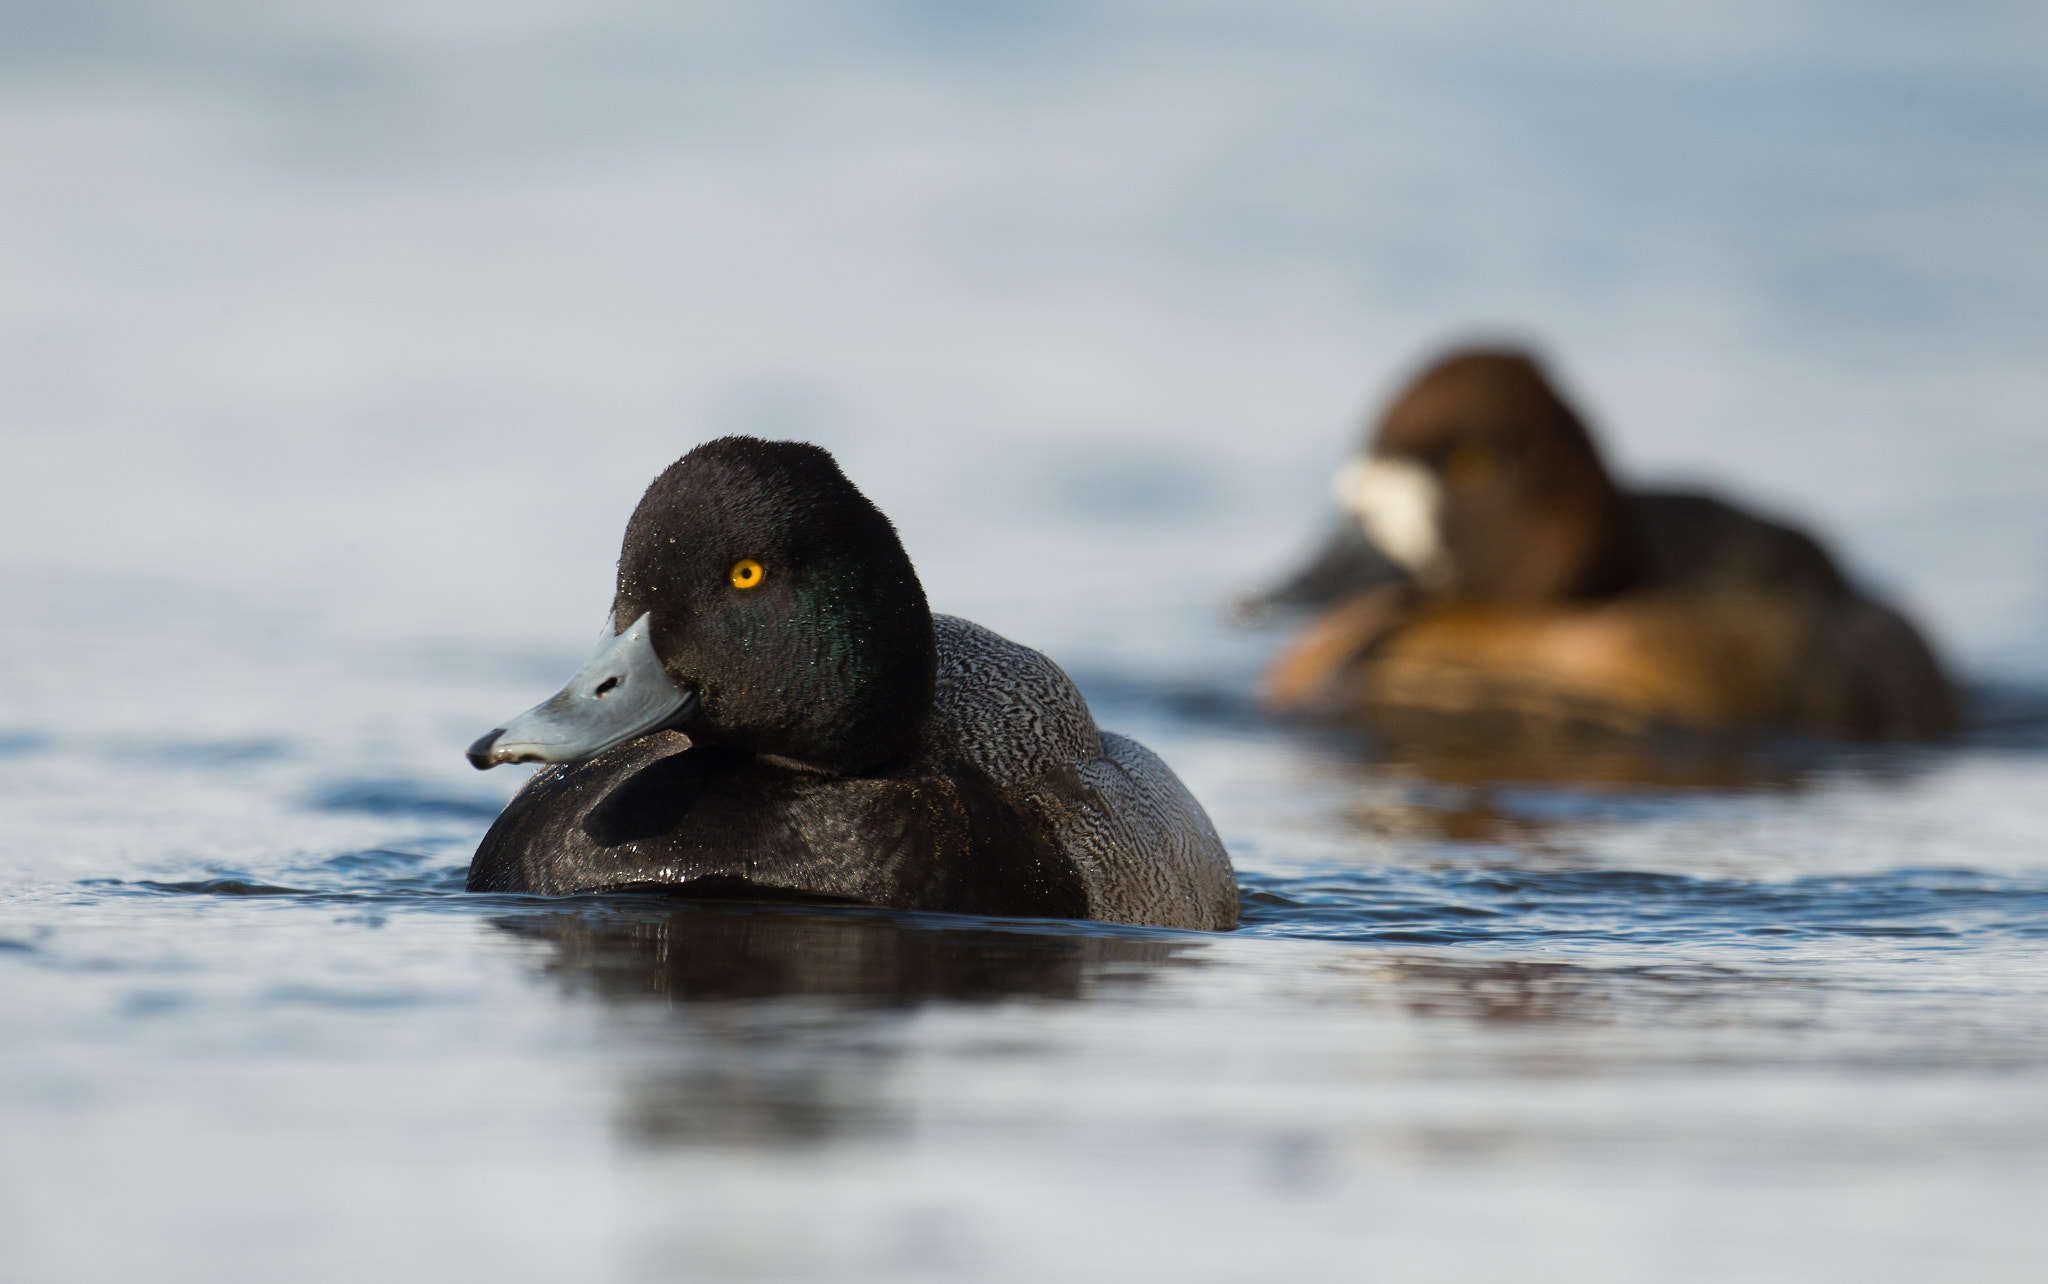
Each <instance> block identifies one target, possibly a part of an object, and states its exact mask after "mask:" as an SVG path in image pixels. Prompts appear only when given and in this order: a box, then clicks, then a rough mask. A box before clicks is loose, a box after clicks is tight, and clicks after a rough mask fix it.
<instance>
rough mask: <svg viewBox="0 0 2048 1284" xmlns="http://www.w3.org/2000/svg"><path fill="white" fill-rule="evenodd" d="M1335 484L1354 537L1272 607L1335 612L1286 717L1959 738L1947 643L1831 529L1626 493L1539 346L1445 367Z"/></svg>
mask: <svg viewBox="0 0 2048 1284" xmlns="http://www.w3.org/2000/svg"><path fill="white" fill-rule="evenodd" d="M1334 489H1335V491H1336V494H1337V499H1338V502H1339V504H1340V505H1341V507H1342V508H1343V509H1344V510H1345V512H1346V515H1347V520H1346V522H1345V526H1344V529H1343V530H1342V531H1341V532H1340V533H1339V535H1338V537H1337V539H1336V540H1335V541H1334V542H1333V543H1332V545H1331V546H1330V547H1329V548H1328V549H1326V550H1325V551H1324V553H1323V554H1322V555H1321V556H1320V557H1319V558H1317V559H1316V560H1315V561H1314V562H1313V563H1311V565H1310V566H1308V567H1307V568H1306V569H1305V570H1304V571H1303V572H1302V573H1301V574H1299V575H1297V576H1296V577H1295V579H1294V580H1293V581H1292V582H1291V583H1289V584H1288V585H1286V586H1285V587H1283V588H1281V589H1279V590H1277V591H1276V592H1274V593H1272V594H1270V595H1269V596H1268V597H1267V598H1265V599H1263V601H1264V602H1271V603H1275V604H1290V603H1291V604H1300V605H1311V606H1321V607H1324V608H1326V609H1325V610H1324V612H1323V614H1322V615H1320V616H1319V617H1318V618H1316V619H1314V620H1313V621H1311V622H1310V623H1309V624H1308V625H1307V626H1306V628H1305V629H1304V630H1303V631H1302V633H1301V634H1300V635H1299V636H1298V637H1297V638H1296V639H1295V640H1294V641H1293V642H1292V643H1291V644H1290V645H1289V646H1288V648H1287V649H1286V650H1285V651H1284V652H1283V653H1282V654H1281V655H1280V657H1279V658H1278V659H1277V660H1275V661H1274V663H1273V664H1272V665H1271V667H1270V668H1269V669H1268V670H1267V674H1266V678H1265V685H1264V692H1263V695H1264V699H1265V702H1266V703H1267V705H1268V706H1269V707H1270V708H1274V709H1276V710H1280V711H1287V712H1298V713H1311V714H1318V715H1322V716H1339V717H1342V716H1352V715H1357V716H1365V715H1370V714H1371V713H1372V712H1373V711H1376V710H1424V711H1429V712H1432V713H1449V714H1464V713H1471V712H1496V713H1498V712H1505V713H1511V714H1516V715H1529V716H1535V717H1539V718H1545V719H1566V720H1572V721H1582V722H1586V723H1590V724H1593V725H1598V726H1604V727H1608V728H1612V729H1618V730H1623V731H1631V732H1633V731H1644V730H1652V729H1657V728H1678V729H1687V730H1696V731H1706V732H1715V733H1719V732H1731V731H1745V730H1769V729H1780V730H1794V731H1803V732H1808V733H1814V734H1819V735H1826V736H1843V737H1852V738H1918V737H1927V736H1933V735H1938V734H1940V733H1942V732H1945V731H1947V730H1949V729H1950V728H1951V727H1952V726H1953V725H1954V723H1955V719H1956V701H1955V696H1954V693H1953V691H1952V690H1951V688H1950V686H1949V683H1948V680H1947V679H1946V678H1945V677H1944V676H1943V675H1942V670H1941V666H1940V665H1939V664H1938V663H1937V662H1936V661H1935V658H1934V655H1933V652H1932V651H1931V650H1930V649H1929V647H1928V645H1927V643H1926V642H1925V641H1923V640H1922V639H1921V637H1920V635H1919V633H1917V632H1916V631H1915V630H1914V628H1913V626H1912V625H1911V624H1909V623H1907V621H1906V620H1905V619H1904V618H1903V617H1902V616H1900V615H1899V614H1898V613H1897V612H1896V611H1893V610H1892V609H1891V608H1890V607H1887V606H1885V605H1884V604H1882V603H1880V602H1877V601H1875V600H1873V599H1872V598H1870V597H1868V596H1866V595H1865V594H1863V593H1861V592H1859V591H1857V589H1856V588H1855V587H1854V586H1852V585H1851V584H1850V583H1849V582H1848V580H1847V579H1846V578H1845V577H1844V576H1843V574H1842V572H1841V571H1840V570H1839V569H1838V568H1837V567H1836V565H1835V563H1834V560H1833V559H1832V558H1830V557H1829V556H1828V554H1827V552H1826V551H1825V550H1824V549H1822V548H1821V546H1820V545H1819V544H1817V543H1816V542H1815V541H1814V540H1813V539H1812V538H1811V537H1809V536H1807V535H1806V534H1804V533H1803V532H1801V531H1798V530H1795V529H1793V528H1791V527H1788V526H1784V525H1780V524H1778V523H1776V522H1770V521H1765V520H1763V519H1762V518H1759V517H1756V516H1753V515H1751V514H1749V513H1746V512H1744V511H1742V510H1741V509H1739V508H1736V507H1734V506H1732V505H1730V504H1727V503H1724V502H1722V501H1720V500H1718V499H1714V498H1711V497H1709V496H1706V495H1697V494H1677V493H1663V492H1626V491H1623V490H1621V489H1620V488H1619V487H1617V486H1616V485H1615V483H1614V481H1613V480H1612V479H1611V478H1610V477H1609V476H1608V473H1607V470H1606V468H1605V467H1604V466H1603V465H1602V464H1601V461H1600V455H1599V451H1598V450H1597V449H1596V448H1595V446H1594V444H1593V439H1592V437H1591V435H1590V434H1589V433H1588V432H1587V431H1586V428H1585V425H1584V424H1583V423H1582V422H1581V421H1580V420H1579V417H1578V416H1577V415H1576V414H1574V413H1573V412H1572V409H1571V408H1570V407H1569V406H1567V405H1566V404H1565V403H1564V401H1563V399H1562V398H1560V397H1559V396H1558V394H1557V393H1556V391H1555V390H1553V389H1552V388H1551V386H1550V384H1549V382H1548V381H1547V380H1546V379H1545V378H1544V376H1543V372H1542V371H1541V370H1540V369H1539V368H1538V367H1537V365H1536V364H1535V362H1533V361H1531V360H1530V359H1529V358H1528V357H1527V356H1524V355H1522V354H1520V353H1515V352H1491V351H1473V352H1463V353H1458V354H1456V355H1453V356H1451V357H1450V358H1448V359H1446V360H1444V361H1442V362H1440V363H1439V364H1437V365H1436V366H1434V367H1432V368H1430V369H1429V370H1428V371H1426V372H1425V373H1424V374H1423V375H1422V377H1421V378H1420V379H1418V380H1417V381H1416V382H1415V383H1414V384H1413V385H1412V386H1411V387H1409V388H1408V390H1407V391H1406V392H1404V393H1403V394H1402V395H1401V396H1400V398H1399V399H1398V400H1396V401H1395V402H1394V404H1393V406H1392V407H1391V408H1390V409H1389V410H1388V411H1387V412H1386V415H1385V416H1384V417H1383V418H1382V419H1381V420H1380V423H1379V426H1378V430H1377V431H1376V432H1375V433H1374V434H1373V436H1372V438H1371V440H1370V441H1369V442H1368V443H1367V444H1366V447H1365V449H1364V450H1363V451H1362V452H1361V453H1360V454H1358V455H1355V456H1353V457H1352V458H1351V459H1349V460H1347V461H1346V462H1345V463H1344V464H1343V466H1342V467H1341V468H1340V469H1339V470H1338V473H1337V476H1336V478H1335V479H1334Z"/></svg>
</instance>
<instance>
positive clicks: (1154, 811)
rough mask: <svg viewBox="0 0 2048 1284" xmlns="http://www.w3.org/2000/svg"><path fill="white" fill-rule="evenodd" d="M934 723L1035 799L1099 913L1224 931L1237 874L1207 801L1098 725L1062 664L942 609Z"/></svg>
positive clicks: (1000, 778) (937, 620)
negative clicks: (1207, 810)
mask: <svg viewBox="0 0 2048 1284" xmlns="http://www.w3.org/2000/svg"><path fill="white" fill-rule="evenodd" d="M932 627H933V630H934V632H935V633H936V635H937V642H938V652H939V675H938V689H937V698H936V699H935V700H934V702H933V708H932V724H933V731H934V734H935V736H936V737H937V738H940V739H943V740H944V741H945V742H947V743H949V744H950V746H951V747H952V748H953V749H954V751H956V752H957V753H959V754H960V756H961V757H963V758H966V759H967V760H968V761H969V762H972V763H974V764H975V765H976V766H978V767H980V768H981V769H982V770H983V771H986V772H987V773H988V774H989V776H990V777H991V778H993V779H994V780H995V782H996V783H997V785H998V786H1000V787H1001V788H1002V789H1003V790H1004V791H1005V792H1007V793H1010V794H1011V795H1012V796H1013V797H1015V798H1018V799H1019V800H1020V801H1022V802H1023V803H1024V805H1026V806H1028V807H1029V808H1031V809H1032V810H1033V811H1034V812H1035V813H1036V814H1037V815H1038V816H1039V817H1040V819H1041V820H1043V821H1044V823H1045V824H1046V826H1047V827H1048V828H1049V829H1050V830H1051V831H1052V833H1053V834H1054V836H1055V837H1056V838H1057V839H1058V841H1059V843H1060V845H1061V847H1062V849H1063V850H1064V851H1065V852H1066V854H1067V855H1068V856H1069V857H1071V858H1072V859H1073V861H1074V863H1075V864H1076V866H1078V867H1079V869H1080V871H1081V876H1082V879H1083V880H1084V881H1085V882H1086V884H1087V887H1088V908H1089V917H1091V918H1097V919H1102V920H1104V921H1107V922H1113V923H1146V924H1152V925H1155V926H1161V927H1191V928H1201V929H1206V930H1210V931H1221V930H1226V929H1228V928H1232V927H1235V926H1236V925H1237V877H1236V874H1235V872H1234V871H1233V870H1232V869H1231V865H1230V855H1229V853H1228V852H1226V851H1225V850H1224V848H1223V842H1222V840H1221V839H1220V838H1218V837H1217V835H1216V828H1215V826H1214V825H1212V824H1210V822H1209V817H1208V815H1207V814H1206V813H1205V812H1203V810H1202V806H1201V804H1200V803H1198V802H1196V801H1195V799H1194V796H1193V795H1192V794H1190V793H1189V792H1188V791H1187V788H1186V786H1184V785H1182V784H1181V782H1180V779H1179V778H1178V777H1176V776H1175V775H1174V774H1173V771H1172V769H1170V768H1169V767H1167V765H1166V764H1165V763H1163V762H1161V761H1160V760H1159V759H1158V757H1156V756H1155V755H1154V754H1153V753H1152V752H1151V751H1150V750H1148V749H1146V748H1145V747H1144V746H1143V745H1141V744H1139V743H1138V742H1136V741H1135V740H1130V739H1127V738H1125V737H1123V736H1119V735H1115V734H1113V733H1106V732H1100V731H1098V730H1097V729H1096V726H1095V718H1094V715H1092V714H1091V713H1089V711H1088V702H1087V701H1086V700H1084V699H1083V698H1082V697H1081V692H1080V691H1079V689H1077V688H1076V687H1075V686H1074V683H1073V681H1072V679H1070V678H1068V677H1067V675H1066V674H1065V673H1064V672H1063V671H1062V670H1061V669H1060V667H1059V666H1058V665H1057V664H1054V663H1053V662H1052V661H1051V660H1049V659H1047V658H1046V657H1045V656H1043V655H1041V654H1039V653H1038V652H1036V651H1033V650H1032V649H1030V648H1029V647H1025V646H1019V645H1018V644H1017V643H1015V642H1012V641H1010V640H1009V639H1007V638H1004V637H1002V636H1000V635H998V634H995V633H992V632H990V631H989V630H987V629H985V628H982V627H981V626H980V625H978V624H974V623H972V622H970V621H967V620H962V619H959V618H957V617H955V616H950V615H934V616H932Z"/></svg>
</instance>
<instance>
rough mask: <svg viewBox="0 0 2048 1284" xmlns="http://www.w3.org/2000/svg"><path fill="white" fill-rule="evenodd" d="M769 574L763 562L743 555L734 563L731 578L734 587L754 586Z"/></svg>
mask: <svg viewBox="0 0 2048 1284" xmlns="http://www.w3.org/2000/svg"><path fill="white" fill-rule="evenodd" d="M767 575H768V572H767V571H766V570H764V569H763V568H762V566H761V564H760V563H759V562H757V561H755V560H754V559H753V558H751V557H743V558H741V559H740V560H739V561H737V562H734V563H733V564H732V576H731V579H732V586H733V587H734V588H752V587H754V586H755V585H756V584H759V583H760V582H761V581H762V580H763V579H765V578H767Z"/></svg>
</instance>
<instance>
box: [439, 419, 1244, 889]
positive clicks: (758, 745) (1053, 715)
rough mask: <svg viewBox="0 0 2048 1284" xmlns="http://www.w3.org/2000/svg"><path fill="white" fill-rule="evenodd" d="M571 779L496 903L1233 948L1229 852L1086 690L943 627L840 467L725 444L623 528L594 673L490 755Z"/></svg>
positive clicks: (530, 834) (546, 781) (480, 761)
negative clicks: (1150, 937)
mask: <svg viewBox="0 0 2048 1284" xmlns="http://www.w3.org/2000/svg"><path fill="white" fill-rule="evenodd" d="M469 759H470V761H471V762H472V763H474V764H475V765H476V766H477V767H478V768H487V767H492V766H495V765H497V764H498V763H501V762H540V763H548V764H552V765H550V766H548V767H546V768H544V769H543V770H541V771H539V772H537V773H535V775H534V777H533V778H532V779H531V780H530V781H528V782H527V784H526V786H525V787H524V788H523V789H521V790H520V791H519V793H518V795H517V796H516V797H514V798H513V799H512V801H511V803H510V804H508V805H507V806H506V808H505V811H504V813H503V814H502V815H500V816H499V817H498V819H497V822H496V823H495V824H493V825H492V826H491V829H490V832H489V833H487V834H486V835H485V836H484V840H483V843H482V845H481V846H479V847H478V849H477V853H476V857H475V859H474V860H473V861H472V862H471V864H470V868H469V888H470V890H471V891H485V892H534V893H542V894H549V895H556V894H568V893H578V892H605V891H663V892H671V893H676V894H681V895H685V896H691V895H695V896H712V897H745V898H752V899H764V898H765V899H777V898H798V899H814V900H825V901H840V902H851V903H858V904H866V905H877V906H887V907H891V908H897V909H909V910H938V911H948V912H954V913H963V914H991V915H1023V916H1032V917H1053V918H1093V919H1104V920H1108V921H1111V922H1119V923H1135V924H1147V925H1153V926H1160V927H1188V928H1206V929H1212V930H1221V929H1226V928H1229V927H1233V926H1235V925H1236V922H1237V882H1236V878H1235V876H1234V874H1233V872H1232V870H1231V866H1230V857H1229V855H1228V854H1227V853H1226V852H1225V851H1224V849H1223V844H1222V842H1221V841H1220V840H1219V839H1218V838H1217V836H1216V831H1215V828H1214V827H1213V826H1212V825H1211V824H1210V823H1209V818H1208V817H1207V816H1206V815H1205V814H1204V813H1203V811H1202V808H1201V805H1200V804H1199V803H1197V802H1196V801H1195V800H1194V798H1193V797H1192V796H1190V795H1189V793H1188V791H1187V790H1186V788H1185V787H1183V786H1182V785H1181V783H1180V781H1179V779H1178V778H1176V777H1175V776H1174V774H1173V772H1172V771H1171V770H1169V769H1168V768H1167V766H1166V765H1165V764H1164V763H1162V762H1161V761H1160V760H1159V759H1158V758H1156V757H1154V756H1153V755H1152V754H1151V753H1150V752H1149V751H1147V750H1146V749H1145V747H1144V746H1143V745H1140V744H1138V743H1136V742H1135V741H1132V740H1127V739H1125V738H1124V737H1122V736H1118V735H1114V734H1111V733H1109V732H1105V731H1099V730H1097V728H1096V726H1095V719H1094V718H1093V717H1092V716H1091V715H1090V713H1089V711H1088V705H1087V702H1086V701H1084V700H1083V699H1082V698H1081V693H1080V692H1079V691H1077V690H1076V689H1075V688H1074V684H1073V683H1072V682H1071V681H1069V680H1068V678H1067V675H1066V674H1065V673H1063V672H1061V671H1060V668H1059V666H1058V665H1056V664H1054V663H1053V662H1052V661H1051V660H1048V659H1047V658H1046V657H1044V656H1043V655H1040V654H1039V653H1038V652H1036V651H1033V650H1030V649H1029V648H1026V647H1022V646H1019V645H1017V644H1016V643H1014V642H1010V641H1007V640H1006V639H1004V638H1001V637H998V636H997V635H996V634H994V633H991V632H989V631H988V630H987V629H984V628H981V627H980V626H978V625H974V624H970V623H968V622H967V621H966V620H960V619H954V618H952V617H950V616H945V615H933V614H932V613H931V611H930V610H929V609H928V608H927V607H926V605H925V597H924V589H923V587H922V586H921V585H919V583H918V579H917V573H916V572H915V571H914V570H912V569H911V565H910V558H909V557H908V556H907V555H906V554H905V553H904V551H903V545H902V543H901V542H900V541H899V540H898V539H897V536H896V531H895V528H894V527H892V526H891V525H890V524H889V520H888V518H886V517H884V516H883V515H882V514H881V512H880V511H879V510H878V509H876V508H875V506H874V505H873V504H871V503H869V502H868V500H867V498H866V497H865V496H863V495H862V494H861V493H860V492H859V491H858V490H856V489H855V488H854V486H853V483H851V482H849V481H848V480H847V479H846V477H845V475H844V474H842V473H841V472H840V471H839V467H838V465H837V464H836V463H834V462H833V459H832V457H831V455H829V454H827V453H826V452H825V451H823V450H821V449H819V448H818V447H816V446H811V445H806V444H803V443H799V442H768V441H759V440H755V439H753V438H750V437H726V438H722V439H720V440H718V441H712V442H707V443H705V444H704V445H701V446H698V447H697V448H696V449H694V450H692V451H691V452H690V453H689V454H687V455H685V456H683V458H682V459H680V460H678V461H677V462H676V463H675V464H673V465H672V466H670V467H669V469H668V470H667V471H666V472H664V473H662V474H661V476H659V477H657V478H655V480H654V483H653V485H651V486H649V487H648V488H647V493H646V495H645V496H644V497H643V498H642V499H641V501H640V505H639V507H638V508H637V509H635V510H634V513H633V517H632V520H631V521H629V522H628V523H627V525H626V538H625V546H624V549H623V551H622V552H621V553H620V556H619V574H618V590H617V595H616V597H615V598H614V599H613V604H612V613H611V619H610V620H609V622H608V624H607V627H606V628H605V630H604V632H603V634H602V636H601V638H600V641H599V644H598V648H597V654H596V655H595V656H594V657H592V659H591V661H590V663H588V664H587V665H585V666H584V667H583V669H582V670H581V671H580V672H578V673H577V674H576V675H575V676H574V677H573V678H571V679H570V680H569V685H568V686H567V687H565V688H563V690H562V691H561V692H560V693H559V694H557V695H556V696H554V697H553V698H552V699H550V700H548V701H547V702H546V703H544V704H541V705H539V706H537V707H535V708H533V709H530V710H528V711H527V712H525V713H523V714H520V715H519V716H518V717H517V718H514V719H512V720H511V721H510V722H509V723H507V724H506V725H505V726H503V727H500V728H498V729H497V730H495V731H492V732H491V733H490V734H489V735H487V736H485V737H483V738H482V739H481V740H479V741H477V743H476V744H475V745H473V746H471V748H470V750H469Z"/></svg>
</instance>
